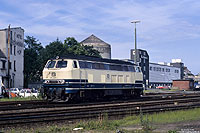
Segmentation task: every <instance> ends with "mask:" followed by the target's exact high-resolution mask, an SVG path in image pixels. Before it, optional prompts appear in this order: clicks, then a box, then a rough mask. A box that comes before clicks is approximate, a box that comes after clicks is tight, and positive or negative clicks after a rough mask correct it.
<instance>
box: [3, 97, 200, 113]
mask: <svg viewBox="0 0 200 133" xmlns="http://www.w3.org/2000/svg"><path fill="white" fill-rule="evenodd" d="M198 96H200V94H174V93H165V94H163V93H159V94H152V93H149V94H147V95H145V96H143V97H141V98H137V99H128V100H127V99H126V100H111V101H96V102H87V101H85V102H82V103H76V104H73V103H66V102H47V101H45V100H31V101H9V102H0V111H11V110H23V109H24V110H25V109H38V108H55V107H75V106H85V105H88V106H89V105H101V104H107V103H124V102H139V101H151V100H163V99H178V98H183V97H187V98H189V97H198Z"/></svg>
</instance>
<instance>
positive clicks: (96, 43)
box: [81, 34, 111, 59]
mask: <svg viewBox="0 0 200 133" xmlns="http://www.w3.org/2000/svg"><path fill="white" fill-rule="evenodd" d="M81 44H83V45H88V46H93V48H94V49H96V50H98V51H99V52H100V55H101V56H102V58H107V59H111V46H110V44H108V43H106V42H104V41H102V40H101V39H99V38H98V37H96V36H95V35H93V34H92V35H91V36H89V37H88V38H86V39H85V40H83V41H82V42H81Z"/></svg>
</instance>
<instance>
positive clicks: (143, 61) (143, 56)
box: [131, 49, 149, 88]
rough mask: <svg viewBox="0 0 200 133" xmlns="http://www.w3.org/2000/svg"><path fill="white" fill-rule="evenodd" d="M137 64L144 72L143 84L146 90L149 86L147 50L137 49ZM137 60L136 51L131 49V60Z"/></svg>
mask: <svg viewBox="0 0 200 133" xmlns="http://www.w3.org/2000/svg"><path fill="white" fill-rule="evenodd" d="M136 53H137V63H138V64H139V66H140V67H141V69H142V72H143V83H144V85H145V88H147V87H148V86H149V54H148V52H147V51H146V50H142V49H137V52H136ZM134 59H135V49H131V60H133V61H134Z"/></svg>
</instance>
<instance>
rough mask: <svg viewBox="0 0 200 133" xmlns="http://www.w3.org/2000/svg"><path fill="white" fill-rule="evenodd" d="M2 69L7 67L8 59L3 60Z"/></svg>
mask: <svg viewBox="0 0 200 133" xmlns="http://www.w3.org/2000/svg"><path fill="white" fill-rule="evenodd" d="M2 69H6V61H2Z"/></svg>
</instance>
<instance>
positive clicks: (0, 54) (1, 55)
mask: <svg viewBox="0 0 200 133" xmlns="http://www.w3.org/2000/svg"><path fill="white" fill-rule="evenodd" d="M0 58H6V56H5V54H4V53H3V52H2V51H1V49H0Z"/></svg>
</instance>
